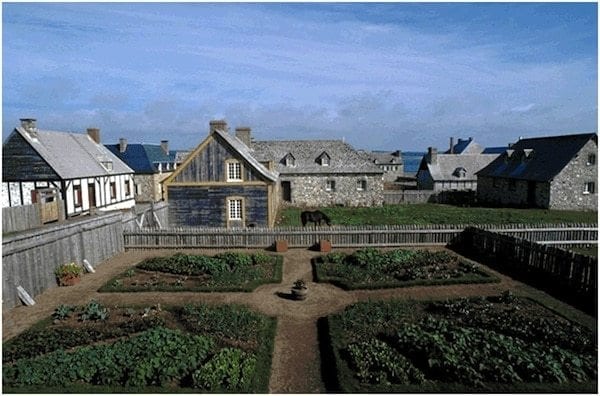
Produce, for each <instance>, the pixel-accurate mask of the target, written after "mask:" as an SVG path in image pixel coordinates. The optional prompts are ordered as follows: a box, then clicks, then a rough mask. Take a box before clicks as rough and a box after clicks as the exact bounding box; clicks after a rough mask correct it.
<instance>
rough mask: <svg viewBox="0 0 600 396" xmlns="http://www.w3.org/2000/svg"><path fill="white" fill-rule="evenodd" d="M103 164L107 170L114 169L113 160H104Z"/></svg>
mask: <svg viewBox="0 0 600 396" xmlns="http://www.w3.org/2000/svg"><path fill="white" fill-rule="evenodd" d="M101 164H102V166H103V167H104V169H106V170H107V171H112V170H113V163H112V161H102V162H101Z"/></svg>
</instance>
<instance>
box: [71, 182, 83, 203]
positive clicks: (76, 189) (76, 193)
mask: <svg viewBox="0 0 600 396" xmlns="http://www.w3.org/2000/svg"><path fill="white" fill-rule="evenodd" d="M81 201H82V199H81V185H77V186H73V203H74V205H75V207H76V208H80V207H81Z"/></svg>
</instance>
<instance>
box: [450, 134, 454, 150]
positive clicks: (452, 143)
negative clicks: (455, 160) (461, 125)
mask: <svg viewBox="0 0 600 396" xmlns="http://www.w3.org/2000/svg"><path fill="white" fill-rule="evenodd" d="M450 154H454V138H453V137H452V136H450Z"/></svg>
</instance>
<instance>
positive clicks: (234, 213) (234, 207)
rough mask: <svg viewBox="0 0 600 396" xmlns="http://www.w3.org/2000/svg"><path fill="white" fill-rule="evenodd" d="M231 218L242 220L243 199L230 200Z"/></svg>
mask: <svg viewBox="0 0 600 396" xmlns="http://www.w3.org/2000/svg"><path fill="white" fill-rule="evenodd" d="M228 206H229V220H242V200H241V199H237V198H236V199H230V200H229V205H228Z"/></svg>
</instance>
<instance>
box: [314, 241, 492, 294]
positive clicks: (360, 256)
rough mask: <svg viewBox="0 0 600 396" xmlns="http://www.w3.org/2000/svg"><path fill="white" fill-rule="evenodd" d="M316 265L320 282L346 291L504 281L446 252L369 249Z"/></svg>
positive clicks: (333, 255)
mask: <svg viewBox="0 0 600 396" xmlns="http://www.w3.org/2000/svg"><path fill="white" fill-rule="evenodd" d="M313 265H314V267H315V272H316V277H317V281H318V282H329V283H332V284H335V285H337V286H339V287H341V288H343V289H346V290H355V289H383V288H393V287H407V286H416V285H448V284H457V283H489V282H499V281H500V280H499V279H498V278H497V277H495V276H492V275H491V274H490V273H488V272H486V271H485V270H483V269H482V267H481V266H480V265H477V264H473V263H468V262H466V261H462V260H460V259H459V257H458V256H456V255H454V254H450V253H448V252H446V251H429V250H422V249H421V250H404V249H396V250H389V251H381V250H377V249H374V248H366V249H360V250H357V251H355V252H354V253H352V254H346V253H339V252H335V253H330V254H327V255H324V256H319V257H316V258H315V259H314V260H313Z"/></svg>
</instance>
